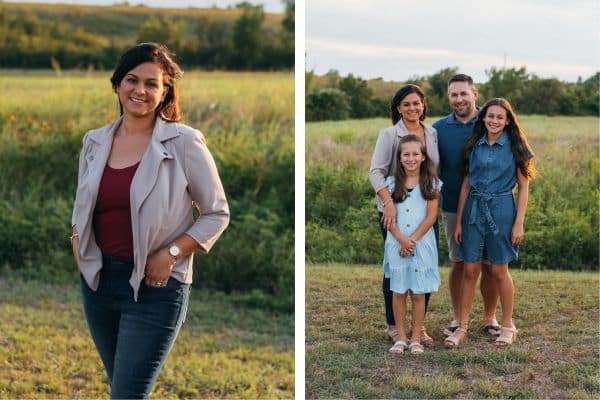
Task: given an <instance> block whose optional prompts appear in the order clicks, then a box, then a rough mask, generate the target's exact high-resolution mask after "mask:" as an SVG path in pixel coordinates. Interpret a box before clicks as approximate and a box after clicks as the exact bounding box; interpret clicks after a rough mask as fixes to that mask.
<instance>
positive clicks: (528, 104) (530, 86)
mask: <svg viewBox="0 0 600 400" xmlns="http://www.w3.org/2000/svg"><path fill="white" fill-rule="evenodd" d="M566 94H567V93H566V89H565V85H564V84H563V83H562V82H560V81H559V80H558V79H554V78H553V79H541V78H539V77H537V76H536V75H532V76H531V79H530V80H529V81H527V82H526V84H525V90H524V93H523V98H522V99H521V104H520V105H519V110H520V112H522V113H524V114H545V115H556V114H560V112H561V100H562V99H563V98H564V97H566ZM509 101H510V98H509ZM562 104H563V107H564V104H565V103H564V100H562Z"/></svg>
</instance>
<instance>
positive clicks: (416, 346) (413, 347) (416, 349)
mask: <svg viewBox="0 0 600 400" xmlns="http://www.w3.org/2000/svg"><path fill="white" fill-rule="evenodd" d="M408 349H409V350H410V354H423V353H424V352H425V349H424V348H423V345H422V344H421V343H419V342H410V344H409V345H408Z"/></svg>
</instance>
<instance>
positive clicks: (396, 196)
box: [392, 135, 438, 203]
mask: <svg viewBox="0 0 600 400" xmlns="http://www.w3.org/2000/svg"><path fill="white" fill-rule="evenodd" d="M412 142H415V143H419V144H420V145H421V153H423V155H424V156H425V161H423V162H422V163H421V167H420V168H419V187H420V189H421V194H422V195H423V198H424V199H425V200H433V199H436V198H437V197H438V191H437V189H436V188H437V187H438V177H437V174H436V171H435V167H434V166H433V163H432V162H431V159H430V158H429V156H428V155H427V149H426V148H425V144H424V143H423V142H422V141H421V139H419V137H418V136H417V135H406V136H402V137H401V138H400V143H399V144H398V152H397V156H396V158H397V161H396V162H397V163H398V164H397V167H396V175H395V176H394V178H395V180H396V187H395V188H394V193H392V199H393V200H394V202H395V203H401V202H403V201H404V200H405V199H406V196H407V194H408V191H407V190H406V173H405V172H404V167H403V166H402V161H401V154H402V145H403V144H405V143H412Z"/></svg>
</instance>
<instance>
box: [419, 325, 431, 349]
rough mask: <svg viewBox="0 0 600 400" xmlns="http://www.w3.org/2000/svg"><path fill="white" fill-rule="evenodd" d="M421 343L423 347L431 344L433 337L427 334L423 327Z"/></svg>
mask: <svg viewBox="0 0 600 400" xmlns="http://www.w3.org/2000/svg"><path fill="white" fill-rule="evenodd" d="M421 344H422V345H423V346H425V347H431V346H433V338H432V337H431V336H429V335H428V334H427V331H426V330H425V327H423V329H421Z"/></svg>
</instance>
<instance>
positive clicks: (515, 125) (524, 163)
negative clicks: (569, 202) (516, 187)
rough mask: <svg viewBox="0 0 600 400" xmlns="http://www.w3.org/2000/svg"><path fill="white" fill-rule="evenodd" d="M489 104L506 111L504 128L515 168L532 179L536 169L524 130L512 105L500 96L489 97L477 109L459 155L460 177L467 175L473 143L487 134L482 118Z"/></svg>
mask: <svg viewBox="0 0 600 400" xmlns="http://www.w3.org/2000/svg"><path fill="white" fill-rule="evenodd" d="M491 106H499V107H502V108H503V109H504V110H505V111H506V116H507V118H508V125H506V127H505V128H504V130H506V132H507V133H508V137H509V138H510V149H511V150H512V153H513V155H514V156H515V160H516V162H517V168H519V171H521V174H523V176H524V177H526V178H527V179H533V178H535V177H536V175H537V170H536V168H535V163H534V161H533V151H532V150H531V147H530V146H529V143H528V142H527V135H526V134H525V130H524V129H523V127H522V126H521V124H520V123H519V120H518V119H517V115H516V114H515V112H514V111H513V108H512V106H511V105H510V103H509V102H508V100H506V99H504V98H502V97H496V98H493V99H490V100H488V101H487V103H485V105H484V106H483V107H482V108H481V110H480V111H479V114H478V115H477V120H476V121H475V125H474V126H473V133H472V134H471V136H470V137H469V139H468V140H467V142H466V143H465V146H464V147H463V149H462V155H461V159H462V160H461V163H460V164H459V173H460V175H461V176H462V177H465V176H467V174H468V172H469V158H470V156H471V152H472V151H473V147H475V144H476V143H477V142H478V141H479V139H481V138H482V137H483V136H484V135H486V134H487V128H486V127H485V123H484V121H483V119H484V118H485V115H486V113H487V110H488V108H490V107H491Z"/></svg>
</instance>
